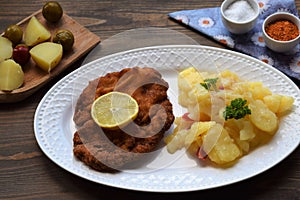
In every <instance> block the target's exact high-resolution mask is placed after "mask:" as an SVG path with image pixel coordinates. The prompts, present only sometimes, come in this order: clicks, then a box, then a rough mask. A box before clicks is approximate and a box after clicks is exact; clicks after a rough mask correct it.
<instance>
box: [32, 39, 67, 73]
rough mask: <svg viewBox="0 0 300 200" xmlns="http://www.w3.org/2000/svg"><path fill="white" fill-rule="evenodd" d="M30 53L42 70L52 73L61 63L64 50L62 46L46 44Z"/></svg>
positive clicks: (36, 47)
mask: <svg viewBox="0 0 300 200" xmlns="http://www.w3.org/2000/svg"><path fill="white" fill-rule="evenodd" d="M29 53H30V55H31V57H32V59H33V60H34V62H35V63H36V64H37V65H38V66H39V67H40V68H41V69H43V70H44V71H46V72H50V71H51V70H52V69H53V68H54V67H56V66H57V65H58V63H59V62H60V60H61V58H62V55H63V48H62V45H61V44H57V43H52V42H44V43H41V44H38V45H36V46H34V47H33V48H32V49H31V50H30V51H29Z"/></svg>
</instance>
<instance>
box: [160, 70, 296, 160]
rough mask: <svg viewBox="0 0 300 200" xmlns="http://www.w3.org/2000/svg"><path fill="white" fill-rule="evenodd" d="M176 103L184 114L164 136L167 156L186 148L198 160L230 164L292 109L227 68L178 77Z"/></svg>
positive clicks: (265, 136) (290, 100)
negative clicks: (177, 102)
mask: <svg viewBox="0 0 300 200" xmlns="http://www.w3.org/2000/svg"><path fill="white" fill-rule="evenodd" d="M178 88H179V97H178V98H179V99H178V101H179V104H180V105H181V106H182V107H184V108H186V110H187V112H186V113H185V114H184V115H183V116H180V117H177V118H176V119H175V128H174V131H173V133H172V134H170V135H168V136H167V137H166V138H165V142H166V143H167V150H168V152H169V153H175V152H176V151H177V150H179V149H182V148H186V149H187V150H188V152H189V153H191V154H192V155H195V156H197V157H198V158H199V159H202V160H209V161H212V162H213V163H216V164H218V165H228V164H229V165H230V164H234V163H235V162H236V161H237V160H238V159H239V158H241V157H242V156H243V155H246V154H247V153H249V152H250V151H251V150H252V149H254V148H256V147H257V146H259V145H263V144H266V143H267V142H268V141H269V140H270V139H272V136H273V135H274V134H275V133H276V132H277V130H278V127H279V122H280V117H281V116H283V115H286V114H288V113H289V112H291V111H292V107H293V103H294V99H293V97H290V96H285V95H280V94H274V93H272V92H271V90H270V89H269V88H267V87H266V86H264V85H263V83H262V82H249V81H245V80H242V79H241V78H240V77H239V76H238V75H237V74H235V73H233V72H232V71H229V70H226V71H222V72H219V73H208V72H199V71H198V70H197V69H195V68H194V67H190V68H187V69H185V70H183V71H181V72H180V73H179V75H178Z"/></svg>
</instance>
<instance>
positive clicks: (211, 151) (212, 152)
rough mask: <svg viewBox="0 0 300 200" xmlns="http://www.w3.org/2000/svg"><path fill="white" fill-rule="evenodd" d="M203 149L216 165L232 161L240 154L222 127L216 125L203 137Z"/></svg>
mask: <svg viewBox="0 0 300 200" xmlns="http://www.w3.org/2000/svg"><path fill="white" fill-rule="evenodd" d="M203 149H204V151H205V152H206V153H207V154H208V157H209V158H210V160H212V161H214V162H215V163H218V164H225V163H228V162H231V161H234V160H235V159H237V158H238V157H239V156H241V155H242V152H241V151H240V149H239V148H238V146H237V145H236V144H235V142H234V140H233V139H232V138H231V137H230V135H229V134H228V132H227V131H226V129H223V126H222V125H220V124H216V125H215V126H213V127H212V128H211V129H210V130H209V131H208V132H207V133H206V135H205V136H204V137H203Z"/></svg>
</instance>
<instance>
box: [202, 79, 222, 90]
mask: <svg viewBox="0 0 300 200" xmlns="http://www.w3.org/2000/svg"><path fill="white" fill-rule="evenodd" d="M217 81H218V78H208V79H204V83H200V84H201V85H202V86H203V87H204V88H205V89H206V90H210V88H211V87H213V89H214V90H215V91H218V89H217V86H216V84H217Z"/></svg>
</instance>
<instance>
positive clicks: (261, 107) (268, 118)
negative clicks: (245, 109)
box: [249, 100, 278, 133]
mask: <svg viewBox="0 0 300 200" xmlns="http://www.w3.org/2000/svg"><path fill="white" fill-rule="evenodd" d="M249 106H250V109H251V115H250V117H249V118H250V120H251V122H252V123H253V124H254V125H255V126H256V127H257V128H259V129H260V130H262V131H265V132H269V133H273V132H274V131H275V130H276V129H277V127H278V118H277V116H276V115H275V113H273V112H272V111H271V110H269V108H268V107H267V106H266V105H265V104H264V103H263V102H262V101H260V100H256V101H254V102H252V103H250V104H249Z"/></svg>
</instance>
